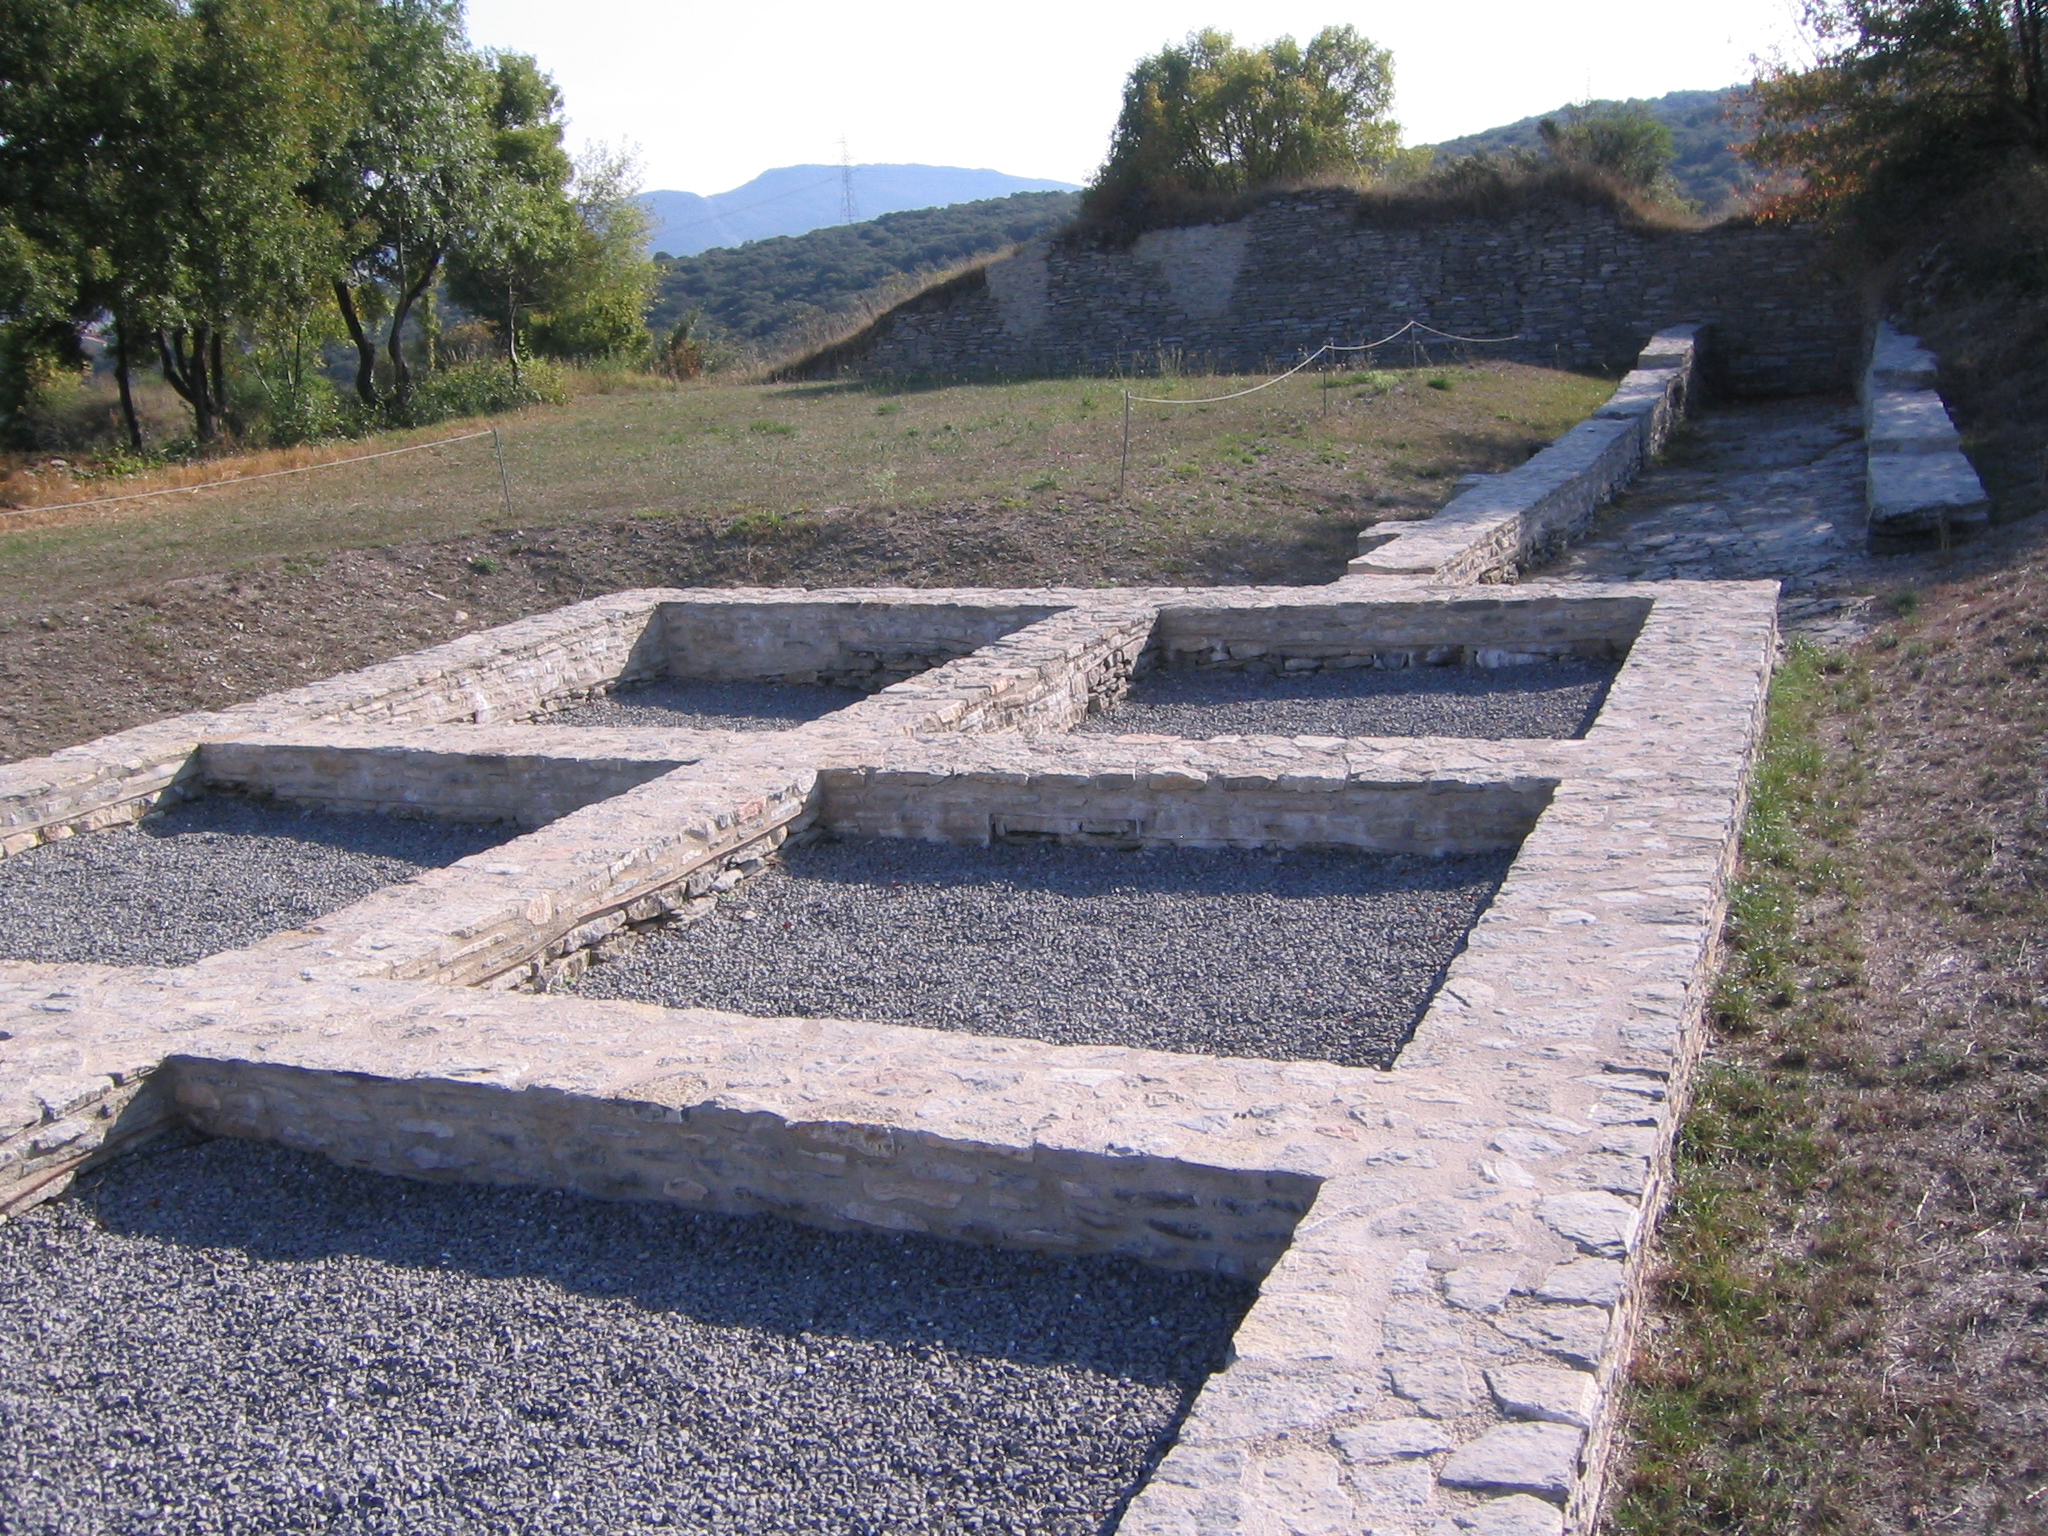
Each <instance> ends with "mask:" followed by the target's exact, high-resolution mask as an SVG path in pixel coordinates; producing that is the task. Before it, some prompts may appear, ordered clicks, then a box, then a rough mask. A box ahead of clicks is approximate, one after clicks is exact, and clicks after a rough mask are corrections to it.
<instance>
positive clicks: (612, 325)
mask: <svg viewBox="0 0 2048 1536" xmlns="http://www.w3.org/2000/svg"><path fill="white" fill-rule="evenodd" d="M569 201H570V206H571V207H572V208H573V210H574V212H575V224H574V226H573V228H572V230H571V231H570V235H569V239H568V242H567V250H566V252H565V254H564V258H563V260H562V261H561V262H560V264H559V265H558V266H557V268H556V270H555V273H554V280H553V282H552V283H551V284H550V285H549V290H550V291H549V292H548V294H547V296H546V308H545V309H544V310H542V311H541V312H540V313H538V314H536V315H535V316H534V322H533V344H534V347H535V348H536V349H537V350H538V351H541V352H545V353H548V354H549V355H551V356H554V357H569V358H599V357H612V358H624V357H632V356H635V355H645V354H646V353H647V351H648V348H649V345H650V342H651V337H650V336H649V334H648V330H647V310H648V307H649V306H650V305H651V304H652V303H653V302H654V281H655V277H656V271H655V265H654V263H653V262H652V261H651V260H649V259H648V256H647V237H648V235H649V233H650V232H651V230H652V227H653V219H652V216H651V215H650V214H649V213H648V211H647V207H646V205H645V204H644V203H642V202H641V201H640V179H639V167H638V166H637V165H636V164H635V163H634V161H633V159H632V158H631V157H630V156H628V155H623V154H614V153H612V152H610V151H608V150H607V149H606V148H605V147H604V146H602V145H599V146H597V147H596V148H594V149H592V150H591V151H590V152H589V153H588V154H587V155H585V156H584V157H583V159H582V160H581V161H579V162H578V163H577V166H576V174H575V178H574V180H573V181H571V183H570V186H569Z"/></svg>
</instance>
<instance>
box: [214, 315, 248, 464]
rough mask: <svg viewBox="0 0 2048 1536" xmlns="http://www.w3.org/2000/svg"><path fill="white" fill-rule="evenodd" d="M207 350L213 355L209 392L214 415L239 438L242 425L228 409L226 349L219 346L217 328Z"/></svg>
mask: <svg viewBox="0 0 2048 1536" xmlns="http://www.w3.org/2000/svg"><path fill="white" fill-rule="evenodd" d="M208 350H209V351H210V352H211V353H212V355H213V387H212V391H211V392H212V395H213V409H214V413H215V414H216V415H217V416H219V417H220V418H221V419H222V420H223V421H225V422H226V423H227V428H228V430H229V431H230V432H232V433H233V434H234V435H235V436H237V437H240V436H241V435H242V424H241V422H240V421H238V420H236V417H235V412H233V411H232V410H230V409H229V407H228V369H227V359H226V356H225V352H226V349H225V348H224V347H223V346H222V345H221V332H220V329H219V327H215V328H214V332H213V341H212V344H211V346H210V347H209V348H208Z"/></svg>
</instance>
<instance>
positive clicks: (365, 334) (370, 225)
mask: <svg viewBox="0 0 2048 1536" xmlns="http://www.w3.org/2000/svg"><path fill="white" fill-rule="evenodd" d="M350 3H351V4H352V6H353V14H354V18H355V20H356V23H357V26H358V29H359V36H360V43H359V45H358V47H357V48H356V49H355V50H354V56H353V58H352V59H351V60H350V61H349V62H350V64H351V66H352V67H351V69H350V78H351V80H352V84H353V87H354V89H353V91H352V92H351V106H352V112H351V117H350V121H349V123H348V126H347V130H346V132H345V133H344V134H343V135H341V136H340V138H339V140H338V141H337V142H336V144H335V145H334V147H333V148H332V150H331V151H330V153H329V154H328V155H327V156H326V157H325V159H324V160H323V161H322V163H321V164H320V166H319V167H318V169H317V172H316V174H315V175H314V176H313V177H312V178H311V179H310V184H309V185H310V192H311V195H312V198H313V200H314V202H315V203H316V204H317V205H318V206H319V207H320V208H322V209H323V210H324V211H326V212H327V213H328V215H329V216H330V217H332V218H333V219H334V221H335V222H336V223H337V224H338V225H339V226H340V228H341V230H342V249H341V261H340V264H339V270H338V271H337V272H336V273H335V275H334V277H333V280H332V286H333V292H334V301H335V305H336V307H337V308H338V309H339V311H340V313H341V319H342V323H343V325H344V326H345V327H346V328H347V331H348V334H349V339H350V340H351V341H352V342H353V343H354V345H355V349H356V380H355V385H356V396H357V398H358V399H359V400H360V401H361V403H362V405H363V406H364V408H365V409H368V410H375V409H377V408H378V407H379V405H380V404H381V399H380V396H379V393H378V388H377V351H378V340H377V337H376V335H375V332H374V329H373V327H375V326H377V325H380V324H381V325H383V326H385V327H386V333H385V337H384V350H385V355H386V356H387V358H388V359H389V361H390V367H391V376H392V389H393V393H394V395H395V396H396V397H397V399H396V405H397V408H398V409H399V411H400V412H401V413H402V412H403V411H404V409H405V408H406V406H407V405H408V403H409V401H410V398H411V394H412V370H411V367H410V364H409V362H408V360H407V358H406V355H405V346H404V337H405V326H406V322H407V320H409V319H410V318H411V316H412V313H413V310H414V308H415V307H416V306H417V305H418V304H419V303H420V300H421V298H422V296H423V295H425V294H426V293H427V292H428V291H429V290H430V289H431V288H432V287H433V285H434V283H435V281H436V280H437V279H438V278H439V277H440V275H441V271H442V265H443V263H444V262H446V261H447V259H448V257H449V255H450V253H451V252H452V251H454V250H455V249H456V247H457V246H458V245H460V244H462V243H463V242H465V241H467V240H471V239H474V238H475V237H476V235H477V231H478V230H479V228H480V227H481V226H482V225H483V224H484V223H485V222H486V221H487V219H488V218H489V212H490V197H491V188H492V176H491V172H492V164H491V159H492V138H491V130H490V120H489V114H490V102H491V95H492V89H493V80H492V77H491V74H490V72H489V70H488V69H487V68H486V67H485V65H484V63H483V61H481V60H480V59H478V57H477V56H476V54H475V53H474V52H473V51H472V50H471V49H470V47H469V45H468V42H467V40H466V39H465V38H464V36H463V32H462V8H461V5H460V3H459V0H350Z"/></svg>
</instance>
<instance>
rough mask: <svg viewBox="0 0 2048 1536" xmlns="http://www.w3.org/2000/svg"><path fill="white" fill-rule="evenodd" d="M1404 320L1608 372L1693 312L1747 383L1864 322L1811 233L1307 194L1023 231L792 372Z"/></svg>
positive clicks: (1826, 387)
mask: <svg viewBox="0 0 2048 1536" xmlns="http://www.w3.org/2000/svg"><path fill="white" fill-rule="evenodd" d="M1411 320H1414V321H1421V322H1422V323H1424V324H1425V325H1429V326H1432V327H1435V328H1436V329H1438V330H1440V331H1446V332H1450V333H1452V334H1455V335H1459V336H1468V337H1486V338H1496V337H1511V338H1513V339H1512V340H1511V341H1509V342H1506V343H1504V344H1502V345H1499V346H1488V347H1485V348H1484V349H1482V350H1483V351H1484V352H1485V354H1486V355H1487V356H1489V357H1494V356H1499V357H1508V358H1513V359H1516V360H1519V361H1522V362H1529V363H1536V364H1540V365H1544V366H1554V365H1561V366H1564V367H1572V368H1587V367H1604V368H1623V367H1626V366H1627V365H1628V360H1629V359H1630V358H1631V357H1633V356H1634V355H1635V352H1636V349H1637V348H1638V347H1639V346H1641V345H1642V338H1643V337H1644V336H1647V335H1649V334H1651V333H1653V332H1655V331H1659V330H1662V329H1663V328H1665V327H1667V326H1671V325H1677V324H1683V323H1688V322H1690V323H1696V324H1704V325H1705V326H1706V327H1707V328H1708V329H1709V331H1710V333H1711V335H1712V338H1713V356H1714V365H1713V382H1714V383H1715V385H1716V386H1717V387H1719V388H1722V389H1725V390H1728V391H1730V392H1733V393H1738V394H1758V395H1769V394H1799V393H1828V392H1834V391H1841V390H1846V389H1847V388H1848V387H1849V385H1850V383H1851V381H1852V380H1853V378H1854V377H1855V372H1856V366H1857V358H1858V350H1859V347H1860V344H1861V341H1862V329H1863V317H1862V309H1861V305H1860V303H1859V301H1858V299H1857V297H1856V295H1855V293H1854V292H1853V290H1852V289H1851V288H1850V286H1849V285H1848V284H1847V283H1845V282H1844V281H1842V280H1841V279H1840V278H1839V277H1837V276H1835V275H1834V274H1832V273H1831V272H1829V271H1828V270H1827V269H1826V267H1825V264H1824V260H1823V251H1822V247H1821V243H1820V239H1819V236H1818V234H1817V233H1816V232H1815V231H1814V230H1812V229H1808V228H1803V227H1799V226H1788V225H1757V224H1745V223H1733V224H1722V225H1717V226H1715V227H1713V228H1710V229H1703V230H1677V229H1655V228H1647V227H1642V226H1639V225H1636V224H1633V223H1631V222H1630V221H1629V220H1628V219H1627V218H1625V217H1624V216H1623V215H1621V214H1619V213H1617V212H1616V211H1615V210H1613V209H1612V208H1609V207H1605V206H1600V205H1598V204H1595V203H1590V202H1589V203H1578V202H1574V201H1570V200H1558V201H1552V202H1549V203H1547V204H1545V205H1543V206H1540V207H1528V208H1522V209H1516V210H1512V211H1509V212H1506V213H1499V214H1482V213H1470V214H1468V213H1462V212H1457V211H1454V210H1451V209H1448V208H1429V207H1411V208H1401V207H1398V206H1387V205H1381V204H1378V203H1375V202H1373V201H1371V200H1364V199H1361V198H1359V197H1358V196H1357V195H1356V194H1355V193H1350V192H1344V191H1313V192H1295V193H1286V194H1282V195H1279V196H1276V197H1273V198H1271V199H1268V200H1266V201H1264V202H1262V203H1260V204H1258V205H1257V206H1255V207H1254V208H1252V209H1251V210H1250V211H1249V212H1247V213H1246V214H1244V215H1243V216H1242V217H1241V218H1238V219H1237V220H1235V221H1234V222H1230V223H1223V224H1210V225H1200V226H1196V227H1193V228H1185V229H1166V230H1155V231H1153V232H1151V233H1148V234H1146V235H1143V236H1141V237H1140V238H1139V239H1138V240H1137V241H1136V242H1135V243H1134V244H1133V245H1132V246H1131V247H1130V248H1129V249H1113V248H1112V249H1097V248H1091V247H1088V246H1085V245H1072V244H1065V243H1060V242H1056V241H1047V240H1035V241H1031V242H1029V243H1028V244H1026V245H1024V246H1022V247H1020V248H1019V249H1018V250H1017V251H1016V253H1015V254H1014V255H1011V256H1008V257H1005V258H1002V259H999V260H997V261H993V262H991V263H989V264H988V265H986V266H984V267H978V268H975V269H973V270H971V271H969V272H967V273H964V274H963V275H961V276H960V277H957V278H955V279H953V280H952V281H950V282H948V283H945V284H941V285H940V286H938V287H936V288H933V289H930V290H928V291H927V292H925V293H922V294H919V295H917V296H916V297H914V298H911V299H909V300H906V301H905V302H904V303H902V304H900V305H898V306H897V307H896V308H895V309H892V310H890V311H889V312H888V313H886V314H884V315H882V316H881V317H880V318H878V319H877V320H876V321H875V322H874V324H873V325H871V326H870V327H869V328H868V329H867V330H865V331H863V332H862V333H860V334H859V335H857V336H856V337H854V338H853V339H852V340H851V341H849V342H846V343H844V344H842V345H840V346H838V347H835V348H830V349H827V350H826V351H824V352H822V353H819V354H818V355H817V356H816V357H814V358H812V359H811V360H810V361H809V362H808V363H807V364H805V365H802V368H801V369H800V370H799V371H803V372H808V373H811V374H817V375H823V374H830V373H835V372H839V371H842V370H845V371H851V372H855V373H859V374H864V375H890V374H894V375H938V376H945V377H950V376H977V375H987V374H1033V373H1074V372H1082V373H1120V372H1149V371H1151V370H1152V369H1154V368H1155V367H1159V366H1161V365H1162V364H1172V363H1174V362H1175V361H1176V360H1177V361H1178V362H1179V363H1180V364H1181V365H1183V366H1186V367H1190V368H1213V369H1216V370H1219V371H1230V370H1241V371H1258V370H1263V369H1266V368H1269V367H1271V366H1273V365H1275V364H1278V365H1280V366H1283V367H1284V366H1287V365H1289V364H1291V363H1293V362H1294V361H1295V360H1296V359H1297V358H1299V357H1300V356H1301V355H1302V354H1303V353H1304V352H1306V351H1308V350H1310V349H1312V348H1314V347H1317V346H1319V345H1321V344H1322V343H1323V342H1325V341H1329V340H1335V341H1339V342H1364V341H1368V340H1370V339H1372V338H1375V337H1380V336H1385V335H1388V334H1390V333H1392V332H1394V331H1396V330H1398V329H1399V328H1401V327H1402V326H1404V325H1405V324H1407V323H1408V322H1409V321H1411ZM1397 351H1398V349H1397ZM1399 355H1402V356H1405V353H1399Z"/></svg>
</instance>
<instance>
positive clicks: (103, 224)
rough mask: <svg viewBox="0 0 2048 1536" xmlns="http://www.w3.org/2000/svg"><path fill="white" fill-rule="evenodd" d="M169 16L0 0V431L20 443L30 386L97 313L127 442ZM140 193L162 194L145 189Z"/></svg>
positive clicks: (105, 0) (71, 347)
mask: <svg viewBox="0 0 2048 1536" xmlns="http://www.w3.org/2000/svg"><path fill="white" fill-rule="evenodd" d="M175 19H176V18H175V16H174V14H173V12H172V11H171V10H170V8H169V7H168V6H166V5H164V4H162V3H160V0H76V3H69V0H0V330H4V336H0V425H4V427H5V429H6V431H7V432H8V435H10V436H12V437H16V438H19V437H21V435H22V434H23V433H24V432H25V431H26V425H25V421H26V414H27V411H28V409H29V406H30V404H31V403H32V401H33V399H34V397H35V395H36V392H37V390H38V388H39V386H40V384H41V383H42V382H43V381H44V379H46V378H47V377H48V376H49V375H50V373H51V371H52V370H53V369H54V368H55V367H57V366H60V365H62V364H66V363H70V362H72V361H73V360H74V359H75V358H76V357H77V355H78V350H79V349H78V334H77V330H78V327H79V326H80V325H81V324H83V323H85V322H86V321H87V320H89V319H90V318H91V316H92V315H93V313H94V312H95V311H96V310H99V309H103V308H104V309H108V310H111V311H113V312H114V314H115V316H116V319H117V324H116V326H115V328H114V331H113V333H112V339H113V341H114V343H115V356H116V360H117V377H118V378H119V381H120V387H121V402H122V406H123V410H124V415H125V418H126V422H127V426H128V432H129V438H130V442H131V445H132V446H134V447H137V448H139V447H140V446H141V429H140V425H139V423H138V421H137V419H136V415H135V410H134V402H133V398H132V394H131V392H130V388H129V380H130V372H131V369H130V357H131V354H133V353H134V352H135V351H136V350H138V344H139V349H140V350H141V351H142V352H144V353H145V354H146V353H147V352H148V351H150V350H153V348H152V347H151V344H150V343H149V340H148V337H147V333H146V328H144V329H143V334H141V335H140V336H138V334H137V330H138V328H137V325H136V324H135V320H134V315H133V309H132V306H131V305H129V304H126V303H124V302H123V297H124V295H125V293H126V292H127V290H128V288H129V286H130V284H131V281H132V278H131V275H130V274H127V273H124V272H123V271H122V270H121V269H120V258H121V257H122V256H124V255H125V256H127V257H129V258H130V259H131V260H132V259H133V258H134V257H136V256H137V255H138V252H137V250H136V247H137V245H138V243H141V242H139V240H138V237H139V236H140V234H141V231H142V227H143V225H144V224H145V223H146V222H147V219H146V218H136V217H131V214H132V213H133V212H134V209H133V206H132V198H131V194H132V193H133V192H134V191H135V190H136V189H135V187H134V183H135V182H136V180H137V179H138V178H137V176H136V175H135V172H134V167H135V165H136V162H137V159H138V156H139V155H140V153H141V150H142V146H141V145H140V143H139V140H140V139H141V138H142V137H143V136H144V135H146V134H147V133H148V131H149V129H150V125H152V124H154V123H156V122H159V121H161V120H162V119H163V118H164V117H165V116H166V115H167V114H168V112H169V104H170V101H171V99H172V93H171V91H170V88H169V83H168V79H167V61H168V58H169V55H170V53H171V37H170V33H171V28H172V26H173V24H174V22H175ZM148 191H149V192H150V194H151V195H152V196H154V195H156V194H158V193H160V191H161V188H159V187H156V186H154V185H152V186H150V187H149V188H148Z"/></svg>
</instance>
